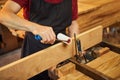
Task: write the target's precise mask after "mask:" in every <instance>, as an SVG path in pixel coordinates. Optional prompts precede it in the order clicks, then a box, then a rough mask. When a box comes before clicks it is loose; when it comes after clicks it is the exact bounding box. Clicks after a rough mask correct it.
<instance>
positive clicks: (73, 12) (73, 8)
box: [72, 0, 78, 20]
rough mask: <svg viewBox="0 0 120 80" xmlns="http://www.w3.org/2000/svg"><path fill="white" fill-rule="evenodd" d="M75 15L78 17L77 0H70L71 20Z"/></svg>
mask: <svg viewBox="0 0 120 80" xmlns="http://www.w3.org/2000/svg"><path fill="white" fill-rule="evenodd" d="M77 17H78V5H77V0H72V20H76V19H77Z"/></svg>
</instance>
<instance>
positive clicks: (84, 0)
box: [77, 0, 120, 32]
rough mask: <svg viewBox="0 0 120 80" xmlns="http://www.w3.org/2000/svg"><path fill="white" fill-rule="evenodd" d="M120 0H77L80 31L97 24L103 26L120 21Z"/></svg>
mask: <svg viewBox="0 0 120 80" xmlns="http://www.w3.org/2000/svg"><path fill="white" fill-rule="evenodd" d="M119 7H120V0H78V14H79V16H78V19H77V21H78V23H79V30H80V31H81V32H83V31H85V30H88V29H90V28H92V27H95V26H97V25H102V26H104V27H107V26H110V25H112V24H113V23H116V22H119V21H120V8H119Z"/></svg>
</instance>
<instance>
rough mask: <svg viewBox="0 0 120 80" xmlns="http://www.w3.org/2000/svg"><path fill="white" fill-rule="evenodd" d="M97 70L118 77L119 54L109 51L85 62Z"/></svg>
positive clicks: (119, 73)
mask: <svg viewBox="0 0 120 80" xmlns="http://www.w3.org/2000/svg"><path fill="white" fill-rule="evenodd" d="M87 65H88V66H90V67H92V68H94V69H96V70H97V71H99V72H101V73H103V74H105V75H107V76H109V77H111V78H113V79H115V80H116V79H118V78H120V54H117V53H115V52H112V51H109V52H107V53H105V54H104V55H102V56H101V57H99V58H97V59H96V60H94V61H92V62H90V63H88V64H87Z"/></svg>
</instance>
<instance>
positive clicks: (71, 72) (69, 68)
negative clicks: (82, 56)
mask: <svg viewBox="0 0 120 80" xmlns="http://www.w3.org/2000/svg"><path fill="white" fill-rule="evenodd" d="M56 71H57V74H58V77H59V79H58V80H93V79H92V78H90V77H88V76H86V75H84V74H83V73H81V72H79V71H77V70H76V66H75V64H73V63H71V62H69V63H67V64H65V65H63V66H61V67H59V68H57V69H56Z"/></svg>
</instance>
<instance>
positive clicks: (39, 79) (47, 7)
mask: <svg viewBox="0 0 120 80" xmlns="http://www.w3.org/2000/svg"><path fill="white" fill-rule="evenodd" d="M29 18H30V19H29V20H30V21H32V22H35V23H37V24H41V25H45V26H51V27H52V28H53V30H54V32H55V34H56V35H57V34H58V33H60V32H61V33H64V34H65V31H66V27H67V26H70V25H71V22H72V0H63V2H61V3H58V4H51V3H48V2H45V1H44V0H30V16H29ZM49 46H51V44H42V43H40V41H37V40H35V36H34V35H33V34H32V33H31V32H26V34H25V38H24V44H23V48H22V56H21V57H25V56H28V55H30V54H32V53H35V52H37V51H40V50H42V49H44V48H47V47H49ZM29 80H50V78H49V77H48V71H47V70H46V71H44V72H42V73H40V74H38V75H36V76H34V77H32V78H30V79H29Z"/></svg>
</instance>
